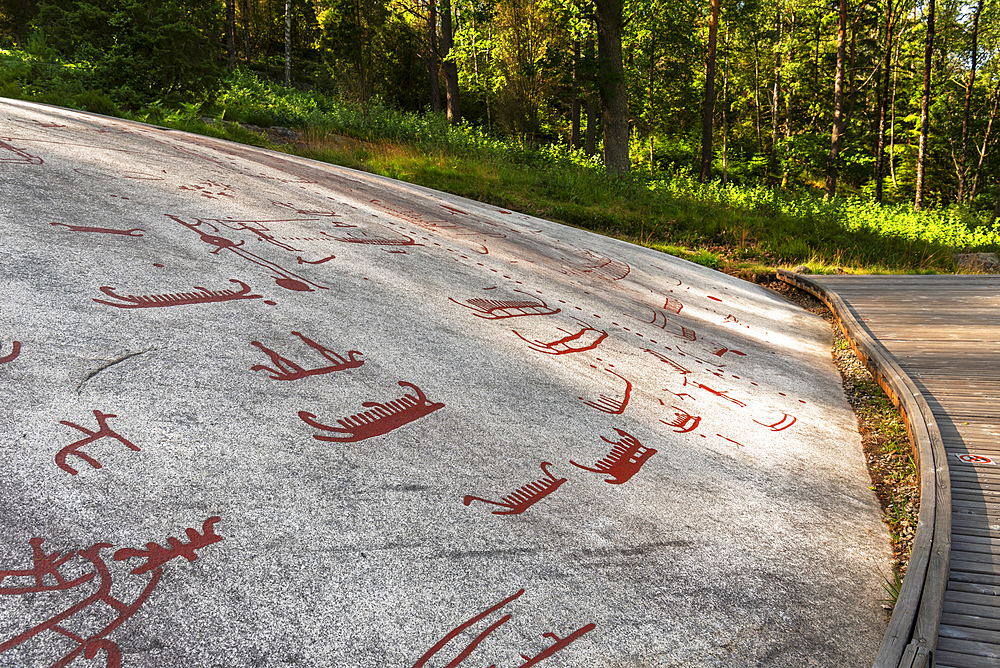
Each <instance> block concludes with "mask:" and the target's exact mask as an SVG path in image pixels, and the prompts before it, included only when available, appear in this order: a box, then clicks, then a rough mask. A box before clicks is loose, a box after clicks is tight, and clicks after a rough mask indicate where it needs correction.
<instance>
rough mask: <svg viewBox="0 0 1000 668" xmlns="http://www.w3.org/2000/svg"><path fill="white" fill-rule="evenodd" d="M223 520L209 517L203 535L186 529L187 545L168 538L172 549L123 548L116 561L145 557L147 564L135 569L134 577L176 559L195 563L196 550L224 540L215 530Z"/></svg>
mask: <svg viewBox="0 0 1000 668" xmlns="http://www.w3.org/2000/svg"><path fill="white" fill-rule="evenodd" d="M221 519H222V518H220V517H218V516H214V517H209V518H208V519H207V520H205V522H204V523H203V524H202V525H201V533H198V530H197V529H191V528H188V529H185V530H184V533H186V534H187V537H188V542H187V543H182V542H181V541H180V540H178V539H177V538H174V537H173V536H170V537H169V538H167V542H168V543H170V547H163V546H162V545H159V544H157V543H146V549H145V550H133V549H131V548H123V549H121V550H118V551H117V552H115V561H124V560H125V559H131V558H132V557H145V558H146V563H144V564H142V565H141V566H137V567H136V568H133V569H132V575H142V574H143V573H145V572H146V571H151V570H153V569H154V568H159V567H160V566H162V565H163V564H165V563H167V562H168V561H170V560H171V559H175V558H176V557H184V558H185V559H187V560H188V561H194V560H195V559H197V558H198V555H197V554H195V550H198V549H201V548H203V547H205V546H206V545H211V544H212V543H218V542H219V541H221V540H222V536H219V535H218V534H216V533H215V531H214V529H213V527H214V526H215V524H216V522H218V521H220V520H221Z"/></svg>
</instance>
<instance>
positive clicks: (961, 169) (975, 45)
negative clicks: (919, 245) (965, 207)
mask: <svg viewBox="0 0 1000 668" xmlns="http://www.w3.org/2000/svg"><path fill="white" fill-rule="evenodd" d="M982 13H983V0H979V4H978V5H977V6H976V14H975V16H973V17H972V62H971V64H970V67H969V80H968V81H967V82H966V84H965V113H964V114H963V116H962V151H961V153H959V154H958V203H959V204H962V203H963V202H964V201H965V179H966V169H965V161H966V160H967V159H968V156H969V108H970V107H971V105H972V86H973V85H974V84H975V83H976V58H977V57H978V55H979V16H980V15H981V14H982Z"/></svg>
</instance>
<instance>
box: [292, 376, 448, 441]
mask: <svg viewBox="0 0 1000 668" xmlns="http://www.w3.org/2000/svg"><path fill="white" fill-rule="evenodd" d="M397 384H398V385H399V386H400V387H409V388H411V389H413V390H414V391H415V392H416V393H417V396H412V395H410V394H404V395H403V396H402V397H401V398H399V399H396V400H394V401H390V402H388V403H384V404H380V403H376V402H374V401H366V402H364V403H363V404H361V405H362V406H364V407H365V408H371V409H372V410H370V411H365V412H363V413H358V414H356V415H352V416H350V417H346V418H342V419H340V420H337V424H339V425H340V427H331V426H329V425H325V424H323V423H322V422H319V421H317V420H316V416H315V415H313V414H312V413H309V412H306V411H299V418H301V419H302V421H303V422H305V423H306V424H308V425H309V426H311V427H315V428H316V429H322V430H323V431H330V432H333V433H335V434H341V435H340V436H323V435H322V434H313V438H315V439H316V440H317V441H331V442H334V443H353V442H355V441H363V440H365V439H368V438H372V437H374V436H382V435H383V434H387V433H389V432H390V431H392V430H393V429H398V428H399V427H402V426H403V425H404V424H409V423H410V422H413V421H414V420H417V419H419V418H422V417H424V416H425V415H428V414H430V413H433V412H434V411H436V410H438V409H439V408H444V404H441V403H432V402H430V401H428V400H427V397H426V396H424V393H423V392H422V391H421V390H420V388H419V387H417V386H416V385H414V384H413V383H407V382H405V381H402V380H401V381H399V382H398V383H397Z"/></svg>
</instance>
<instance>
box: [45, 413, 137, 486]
mask: <svg viewBox="0 0 1000 668" xmlns="http://www.w3.org/2000/svg"><path fill="white" fill-rule="evenodd" d="M94 417H95V418H97V425H98V430H97V431H90V430H89V429H87V428H85V427H81V426H80V425H78V424H74V423H72V422H69V421H67V420H61V421H60V422H59V424H64V425H66V426H67V427H73V428H74V429H79V430H80V431H82V432H83V433H84V434H86V435H87V438H82V439H80V440H79V441H76V442H75V443H70V444H69V445H67V446H66V447H65V448H63V449H62V450H60V451H59V452H58V453H56V465H58V466H59V468H61V469H62V470H63V471H68V472H69V473H70V474H71V475H76V474H77V470H76V469H74V468H73V467H72V466H70V465H69V464H67V463H66V458H67V457H68V456H70V455H76V456H77V457H79V458H80V459H82V460H83V461H85V462H87V463H88V464H90V465H91V466H92V467H94V468H95V469H99V468H101V463H100V462H98V461H97V460H96V459H94V458H93V457H91V456H90V455H88V454H87V453H85V452H79V448H82V447H83V446H85V445H88V444H90V443H93V442H94V441H96V440H99V439H102V438H113V439H115V440H117V441H119V442H120V443H122V444H124V445H125V446H127V447H128V448H129V449H131V450H135V451H136V452H140V450H139V446H137V445H135V444H133V443H132V442H131V441H129V440H128V439H127V438H125V437H124V436H122V435H121V434H119V433H118V432H116V431H115V430H114V429H112V428H111V427H109V426H108V418H113V417H118V416H117V415H112V414H110V413H102V412H101V411H94Z"/></svg>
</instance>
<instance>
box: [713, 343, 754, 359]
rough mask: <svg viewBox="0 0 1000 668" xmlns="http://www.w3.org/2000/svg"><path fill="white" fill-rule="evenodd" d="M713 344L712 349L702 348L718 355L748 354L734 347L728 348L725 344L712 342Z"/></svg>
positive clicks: (743, 355)
mask: <svg viewBox="0 0 1000 668" xmlns="http://www.w3.org/2000/svg"><path fill="white" fill-rule="evenodd" d="M711 345H712V347H711V349H709V348H702V350H704V351H705V352H707V353H712V354H713V355H715V356H716V357H722V356H723V355H725V354H726V353H732V354H734V355H740V356H742V357H746V355H747V354H746V353H742V352H740V351H739V350H734V349H732V348H726V347H725V346H720V345H717V344H714V343H713V344H711Z"/></svg>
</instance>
